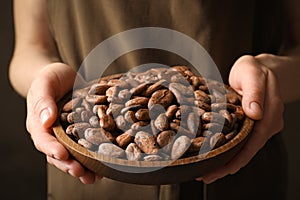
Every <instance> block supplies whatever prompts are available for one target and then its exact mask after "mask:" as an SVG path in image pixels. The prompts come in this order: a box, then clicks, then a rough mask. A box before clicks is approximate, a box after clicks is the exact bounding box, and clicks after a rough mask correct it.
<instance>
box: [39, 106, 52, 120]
mask: <svg viewBox="0 0 300 200" xmlns="http://www.w3.org/2000/svg"><path fill="white" fill-rule="evenodd" d="M49 117H50V113H49V110H48V109H47V108H45V109H44V110H42V112H41V114H40V119H41V122H42V124H45V123H46V122H47V120H48V119H49Z"/></svg>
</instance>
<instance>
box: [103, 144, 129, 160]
mask: <svg viewBox="0 0 300 200" xmlns="http://www.w3.org/2000/svg"><path fill="white" fill-rule="evenodd" d="M98 153H99V154H102V155H105V156H109V157H112V158H121V157H123V156H124V154H125V151H124V150H123V149H121V148H120V147H118V146H117V145H114V144H112V143H102V144H100V145H99V149H98Z"/></svg>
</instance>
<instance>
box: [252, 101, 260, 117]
mask: <svg viewBox="0 0 300 200" xmlns="http://www.w3.org/2000/svg"><path fill="white" fill-rule="evenodd" d="M250 109H251V110H252V111H253V112H254V113H259V114H261V113H262V107H261V106H260V105H259V104H258V103H257V102H255V101H252V102H251V103H250Z"/></svg>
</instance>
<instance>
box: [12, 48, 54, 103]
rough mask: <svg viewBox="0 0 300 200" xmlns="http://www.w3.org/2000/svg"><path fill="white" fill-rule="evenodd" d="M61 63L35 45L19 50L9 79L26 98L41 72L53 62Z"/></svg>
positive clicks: (51, 54)
mask: <svg viewBox="0 0 300 200" xmlns="http://www.w3.org/2000/svg"><path fill="white" fill-rule="evenodd" d="M57 61H59V59H58V57H57V56H56V55H55V54H54V53H50V52H49V51H48V50H45V49H42V48H41V47H38V46H35V45H28V46H27V47H26V48H23V49H17V50H16V51H15V53H14V56H13V58H12V61H11V64H10V69H9V78H10V81H11V84H12V86H13V87H14V89H15V90H16V91H17V92H18V93H19V94H20V95H21V96H23V97H26V95H27V92H28V89H29V87H30V85H31V82H32V80H33V79H34V78H36V76H37V75H38V73H39V72H40V70H41V69H42V68H43V67H45V66H47V65H48V64H51V63H53V62H57Z"/></svg>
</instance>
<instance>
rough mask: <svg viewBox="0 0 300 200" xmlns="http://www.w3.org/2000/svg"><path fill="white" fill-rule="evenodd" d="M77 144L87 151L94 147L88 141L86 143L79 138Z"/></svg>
mask: <svg viewBox="0 0 300 200" xmlns="http://www.w3.org/2000/svg"><path fill="white" fill-rule="evenodd" d="M77 142H78V144H80V145H81V146H83V147H84V148H86V149H88V150H93V147H94V145H93V144H92V143H90V142H89V141H87V140H86V139H84V138H80V139H79V140H78V141H77Z"/></svg>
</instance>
